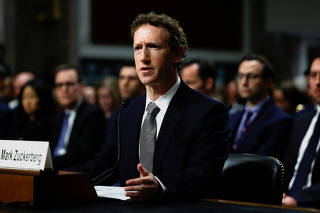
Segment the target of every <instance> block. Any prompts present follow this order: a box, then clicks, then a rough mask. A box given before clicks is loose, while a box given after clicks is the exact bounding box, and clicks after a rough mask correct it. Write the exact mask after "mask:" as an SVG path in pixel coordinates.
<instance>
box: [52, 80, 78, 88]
mask: <svg viewBox="0 0 320 213" xmlns="http://www.w3.org/2000/svg"><path fill="white" fill-rule="evenodd" d="M76 84H77V82H72V81H68V82H64V83H56V84H55V87H56V88H57V89H61V88H62V87H63V86H66V87H67V88H69V87H73V86H75V85H76Z"/></svg>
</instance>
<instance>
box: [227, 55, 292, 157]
mask: <svg viewBox="0 0 320 213" xmlns="http://www.w3.org/2000/svg"><path fill="white" fill-rule="evenodd" d="M237 78H238V79H237V84H238V90H239V94H240V96H241V97H242V98H244V99H246V105H245V109H243V110H241V111H238V112H236V113H234V114H230V117H229V119H230V120H229V122H230V123H229V124H230V128H231V131H232V135H231V137H232V140H233V144H232V147H231V150H232V151H233V152H238V153H254V154H259V155H270V156H274V157H277V158H279V159H281V158H282V155H283V152H284V149H285V147H286V146H287V141H288V138H289V135H290V128H291V124H292V119H291V117H290V116H289V115H288V114H286V113H285V112H283V111H282V110H281V109H279V108H278V107H277V106H276V105H275V103H274V102H273V100H272V99H271V98H270V97H269V95H268V92H269V90H270V89H271V86H272V79H273V69H272V67H271V65H270V63H269V62H268V60H267V59H266V58H264V57H263V56H259V55H254V54H252V55H248V56H245V57H243V58H242V60H241V62H240V65H239V69H238V77H237Z"/></svg>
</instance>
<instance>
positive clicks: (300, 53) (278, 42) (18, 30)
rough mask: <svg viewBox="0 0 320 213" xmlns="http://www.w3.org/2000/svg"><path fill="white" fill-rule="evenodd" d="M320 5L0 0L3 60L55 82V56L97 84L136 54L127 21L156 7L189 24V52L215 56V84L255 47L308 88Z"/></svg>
mask: <svg viewBox="0 0 320 213" xmlns="http://www.w3.org/2000/svg"><path fill="white" fill-rule="evenodd" d="M319 9H320V1H319V0H308V1H303V0H259V1H257V0H224V1H221V0H197V1H179V0H176V1H173V0H161V1H147V0H140V1H128V2H127V1H113V2H112V3H111V2H110V1H103V0H28V1H21V0H0V60H1V63H5V64H7V65H8V66H9V67H10V68H11V72H12V75H14V74H16V73H18V72H21V71H25V70H27V71H32V72H34V73H36V74H37V75H38V76H41V77H42V78H44V79H47V80H48V81H50V82H52V76H53V69H54V68H55V66H57V65H58V64H61V63H65V62H68V63H73V64H78V65H80V66H81V67H82V69H83V71H84V81H85V83H86V84H96V83H97V82H98V81H99V80H100V79H102V78H103V77H106V76H117V74H118V72H119V68H120V66H121V64H123V63H125V62H127V61H132V60H133V51H132V49H131V41H130V37H129V25H130V23H131V22H132V21H133V19H134V18H135V16H136V15H137V14H138V13H141V12H149V11H156V12H163V13H166V14H168V15H169V16H172V17H174V18H176V19H177V20H178V21H179V22H180V24H181V25H182V27H183V28H184V29H185V32H186V34H187V37H188V41H189V45H190V49H189V52H188V53H187V59H192V58H202V59H206V60H209V61H213V62H215V63H216V65H217V68H218V79H217V84H226V83H227V82H228V81H230V80H231V79H233V78H234V75H235V73H236V71H237V66H238V62H239V60H240V58H241V56H242V55H244V54H245V53H249V52H255V53H258V54H262V55H265V56H266V57H267V58H269V59H270V61H271V63H272V64H273V66H274V68H275V71H276V81H278V82H280V81H284V80H287V79H292V80H294V82H295V84H296V86H297V87H298V88H300V89H302V90H303V89H305V87H306V86H305V82H304V76H303V72H304V71H305V69H306V68H307V65H308V64H309V60H310V58H312V57H313V55H314V54H316V53H317V52H318V50H319V49H320V21H319V20H320V13H319Z"/></svg>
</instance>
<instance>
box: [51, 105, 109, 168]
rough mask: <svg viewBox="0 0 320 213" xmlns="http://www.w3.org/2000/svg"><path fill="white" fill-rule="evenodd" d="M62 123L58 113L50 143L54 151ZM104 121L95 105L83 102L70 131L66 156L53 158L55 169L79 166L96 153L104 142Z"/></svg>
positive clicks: (60, 114)
mask: <svg viewBox="0 0 320 213" xmlns="http://www.w3.org/2000/svg"><path fill="white" fill-rule="evenodd" d="M62 122H63V112H58V113H57V115H56V119H55V121H54V125H53V136H52V141H50V148H51V151H52V152H53V151H54V148H55V146H56V143H57V141H58V138H59V135H60V131H61V128H62ZM105 136H106V119H105V116H104V113H103V112H102V111H101V110H100V109H99V108H98V107H97V106H95V105H91V104H88V103H86V102H85V101H83V102H82V103H81V104H80V106H79V108H78V109H77V115H76V118H75V120H74V124H73V127H72V130H71V134H70V139H69V144H68V148H67V154H65V155H63V156H58V157H54V158H53V165H54V168H55V169H62V168H66V167H71V166H75V165H77V164H81V163H83V162H85V161H87V160H89V159H91V158H93V156H94V154H95V153H96V152H98V151H99V150H100V149H101V147H102V144H103V143H104V142H105Z"/></svg>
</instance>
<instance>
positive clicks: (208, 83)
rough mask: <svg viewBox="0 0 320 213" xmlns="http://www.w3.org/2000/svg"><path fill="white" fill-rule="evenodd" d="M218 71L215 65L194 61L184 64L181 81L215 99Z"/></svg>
mask: <svg viewBox="0 0 320 213" xmlns="http://www.w3.org/2000/svg"><path fill="white" fill-rule="evenodd" d="M216 78H217V71H216V68H215V66H214V64H213V63H209V62H208V61H205V60H200V59H194V60H191V61H189V62H186V63H184V64H183V67H182V70H181V79H182V80H183V81H184V82H186V84H187V85H188V86H189V87H191V88H192V89H194V90H197V91H199V92H202V93H204V94H206V95H207V96H209V97H214V87H215V81H216Z"/></svg>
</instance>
